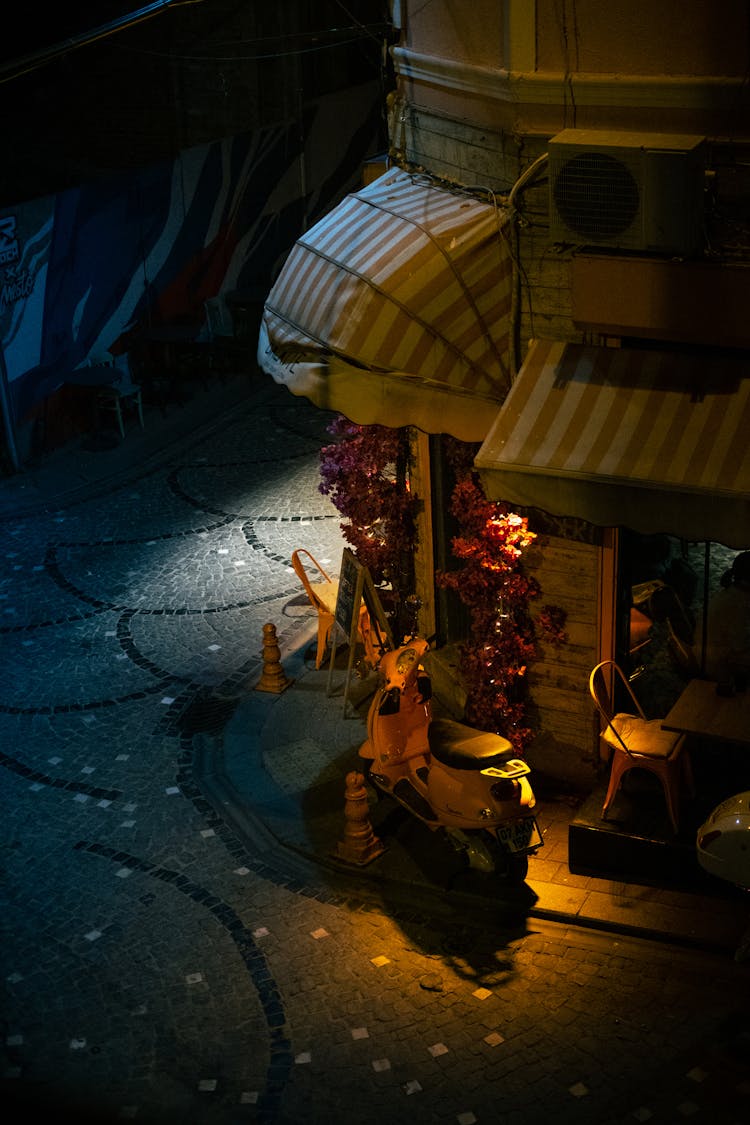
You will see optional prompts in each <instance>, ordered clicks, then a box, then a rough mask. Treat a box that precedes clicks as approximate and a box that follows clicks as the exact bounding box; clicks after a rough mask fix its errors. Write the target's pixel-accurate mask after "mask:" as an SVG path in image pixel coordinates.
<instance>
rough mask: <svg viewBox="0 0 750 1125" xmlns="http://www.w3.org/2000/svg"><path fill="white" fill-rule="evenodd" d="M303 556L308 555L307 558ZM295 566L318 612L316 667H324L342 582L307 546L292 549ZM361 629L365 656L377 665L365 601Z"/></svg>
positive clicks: (360, 634)
mask: <svg viewBox="0 0 750 1125" xmlns="http://www.w3.org/2000/svg"><path fill="white" fill-rule="evenodd" d="M303 555H304V556H305V558H304V559H303V557H302V556H303ZM292 566H293V567H294V573H295V574H296V575H297V577H298V578H299V580H300V582H301V583H302V585H303V586H304V588H305V592H306V594H307V596H308V598H309V599H310V603H311V605H312V606H313V607H314V608H315V609H316V611H317V614H318V650H317V653H316V656H315V667H316V668H320V666H321V664H322V663H323V661H324V660H325V655H326V650H327V648H328V645H329V643H330V642H331V641H332V639H333V630H334V628H335V620H336V600H337V598H338V594H339V584H338V581H337V579H335V578H331V576H330V575H329V574H328V573H327V571H326V570H324V568H323V567H322V566H321V565H320V563H319V562H318V560H317V559H316V558H315V557H314V556H313V555H312V554H311V553H310V552H309V551H308V550H307V549H306V548H305V547H300V548H299V549H298V550H296V551H293V552H292ZM310 571H312V572H313V573H314V574H315V573H317V575H318V577H317V578H315V579H314V580H311V576H310ZM358 631H359V637H360V640H361V641H362V644H363V645H364V649H365V659H366V661H367V662H368V663H370V664H371V665H372V667H374V666H375V662H376V661H375V655H374V652H373V643H372V635H371V634H372V630H371V627H370V615H369V613H368V612H367V607H366V606H365V605H364V604H362V605H361V606H360V609H359V623H358ZM347 639H348V638H347Z"/></svg>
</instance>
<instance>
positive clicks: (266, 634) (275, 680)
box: [255, 624, 294, 694]
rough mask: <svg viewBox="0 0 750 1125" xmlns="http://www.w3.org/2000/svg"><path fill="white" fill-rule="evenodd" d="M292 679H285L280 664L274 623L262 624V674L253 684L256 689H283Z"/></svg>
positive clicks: (275, 690) (279, 652) (278, 691)
mask: <svg viewBox="0 0 750 1125" xmlns="http://www.w3.org/2000/svg"><path fill="white" fill-rule="evenodd" d="M293 682H294V681H293V680H290V679H287V677H286V676H285V674H284V669H283V668H282V666H281V649H280V648H279V642H278V639H277V637H276V626H275V625H270V624H269V625H264V626H263V675H262V676H261V678H260V680H259V681H258V683H257V684H256V685H255V687H256V691H273V692H276V693H277V694H278V693H280V692H282V691H284V690H285V689H286V688H288V687H289V686H290V684H292V683H293Z"/></svg>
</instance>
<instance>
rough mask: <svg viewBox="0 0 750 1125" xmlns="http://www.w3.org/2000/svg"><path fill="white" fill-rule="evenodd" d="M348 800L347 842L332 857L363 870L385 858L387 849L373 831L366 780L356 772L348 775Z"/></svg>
mask: <svg viewBox="0 0 750 1125" xmlns="http://www.w3.org/2000/svg"><path fill="white" fill-rule="evenodd" d="M345 798H346V800H345V804H344V819H345V821H346V823H345V825H344V839H343V840H341V841H339V843H338V844H337V845H336V850H335V851H334V853H333V854H334V856H335V857H336V859H342V860H344V862H345V863H356V864H357V866H359V867H363V866H364V865H365V864H366V863H370V862H371V861H372V860H373V859H377V858H378V856H379V855H382V854H383V852H384V851H385V845H384V844H383V843H382V842H381V841H380V840H379V839H378V837H377V836H376V835H375V833H374V831H373V827H372V824H371V822H370V805H369V802H368V800H367V790H366V789H365V779H364V776H363V774H361V773H357V771H356V770H352V772H351V773H348V774H347V775H346V791H345Z"/></svg>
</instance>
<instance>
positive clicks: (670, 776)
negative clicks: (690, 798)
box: [589, 660, 693, 833]
mask: <svg viewBox="0 0 750 1125" xmlns="http://www.w3.org/2000/svg"><path fill="white" fill-rule="evenodd" d="M619 687H622V688H623V689H624V690H625V693H626V695H627V697H628V698H629V700H630V701H631V703H632V705H633V710H632V711H626V712H623V711H616V710H615V706H614V702H613V701H614V698H615V691H616V689H617V688H619ZM589 691H590V693H591V698H592V699H593V700H594V703H595V704H596V706H597V709H598V711H599V714H600V716H601V718H602V721H603V727H602V730H601V734H600V737H601V739H602V741H603V742H604V743H605V744H606V746H607V748H608V749H609V750H610V751H611V752H612V765H611V769H610V775H609V786H608V788H607V795H606V797H605V799H604V807H603V809H602V819H603V820H606V819H607V812H608V811H609V808H610V806H611V804H612V802H613V800H614V798H615V795H616V793H617V791H618V789H619V788H620V784H621V782H622V779H623V777H624V775H625V774H626V773H627V772H628V770H631V769H636V768H639V769H644V770H649V771H650V772H651V773H653V774H655V775H656V776H657V777H658V778H659V780H660V782H661V785H662V788H663V790H664V797H665V799H666V803H667V812H668V813H669V819H670V822H671V824H672V828H673V829H674V831H675V833H676V832H677V831H678V830H679V808H680V783H681V781H682V780H683V778H684V779H685V781H686V783H687V785H688V788H689V790H690V792H691V794H692V793H693V775H692V769H691V766H690V758H689V756H688V753H687V751H686V750H685V736H684V735H682V734H676V733H675V732H673V731H666V730H662V727H661V720H660V719H647V718H646V716H645V715H644V713H643V709H642V707H641V705H640V703H639V702H638V700H637V699H636V696H635V693H634V692H633V689H632V687H631V686H630V683H629V682H628V679H627V677H626V676H625V674H624V673H623V671H622V670H621V668H620V667H619V665H618V664H616V663H615V661H614V660H603V661H602V662H601V663H600V664H597V665H596V667H595V668H594V669H593V671H592V672H591V675H590V677H589Z"/></svg>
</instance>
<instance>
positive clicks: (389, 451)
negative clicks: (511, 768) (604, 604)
mask: <svg viewBox="0 0 750 1125" xmlns="http://www.w3.org/2000/svg"><path fill="white" fill-rule="evenodd" d="M328 430H329V433H330V434H331V435H332V436H333V437H335V439H336V440H335V442H334V443H332V444H330V445H327V446H325V447H324V448H323V449H322V450H321V470H320V471H321V483H320V486H319V487H320V491H321V492H322V493H323V494H324V495H326V496H329V497H330V499H331V500H332V502H333V504H334V506H335V507H336V509H337V511H339V512H340V513H341V514H342V515H343V516H344V517H345V518H346V521H347V522H346V523H344V524H342V532H343V535H344V537H345V539H346V540H347V542H348V543H350V545H351V546H352V548H353V550H354V553H355V554H356V555H357V558H358V559H359V561H360V562H362V563H363V564H364V565H365V566H366V567H367V568H368V569H369V571H370V573H371V574H372V577H373V580H374V581H375V583H376V584H378V585H381V586H383V587H386V588H388V589H389V590H390V592H391V594H392V603H391V609H392V614H393V617H394V626H395V627H394V630H393V632H394V635H395V636H398V637H401V636H404V635H406V633H407V632H408V631H409V630H408V613H407V608H406V607H407V603H408V600H409V597H410V595H412V594H413V593H414V565H413V563H414V550H415V547H416V512H417V503H418V501H417V499H416V498H415V497H414V496H413V494H412V493H411V491H410V488H409V441H408V432H407V431H406V430H405V429H389V428H388V427H385V426H359V425H356V424H355V423H353V422H349V421H348V420H347V419H346V418H344V417H341V416H339V417H337V418H335V419H334V421H333V422H332V423H331V424H330V426H329V427H328ZM444 443H445V449H446V456H447V459H448V463H449V465H450V466H451V469H452V472H453V476H454V480H455V485H454V488H453V493H452V496H451V501H450V507H451V512H452V514H453V516H454V518H455V520H456V524H457V527H458V534H457V535H456V536H454V538H453V539H452V541H451V547H452V551H453V555H454V558H455V559H456V560H457V562H458V563H459V564H460V565H459V567H458V568H457V569H455V570H449V571H447V570H446V571H439V572H438V573H437V575H436V581H437V582H438V584H439V585H441V586H443V587H444V588H446V589H452V590H454V591H455V593H456V595H457V596H458V598H459V599H460V600H461V602H462V603H463V604H464V605H465V606H466V607H467V609H468V611H469V615H470V621H471V628H470V636H469V639H468V640H467V641H466V642H465V643H464V644H463V645H462V646H461V672H462V676H463V679H464V686H465V688H466V691H467V697H468V699H467V705H466V715H465V718H466V721H467V722H469V723H471V724H473V725H474V726H476V727H478V728H479V729H481V730H492V731H496V732H497V733H499V734H502V735H504V736H505V737H506V738H507V739H508V740H509V741H510V742H511V743H512V744H513V747H514V749H515V751H516V752H517V753H522V752H523V751H524V749H525V748H526V747H527V746H528V744H529V743H530V742H531V740H532V738H533V737H534V733H535V732H534V731H533V730H532V729H531V728H530V726H529V725H528V721H527V702H528V692H527V683H528V680H527V672H528V667H529V664H530V663H532V662H533V660H534V659H535V658H536V657H537V655H538V653H537V629H539V630H541V632H542V633H543V634H544V636H545V638H546V639H547V640H548V641H550V642H551V643H552V644H554V645H560V644H564V643H565V640H566V634H565V613H564V611H563V610H562V609H560V608H559V607H558V606H551V605H545V606H543V607H542V608H541V610H540V611H539V612H538V613H537V615H536V622H535V621H534V620H533V619H532V615H531V603H532V602H533V601H535V600H536V599H537V598H539V597H540V594H541V591H540V588H539V584H538V582H537V581H536V580H535V579H534V578H533V577H530V576H529V575H527V574H526V573H525V572H524V568H523V556H524V553H525V552H526V550H527V549H528V548H529V547H530V546H531V544H532V543H533V542H534V540H535V539H536V534H535V532H533V531H531V530H529V527H528V521H527V519H526V518H525V517H523V516H520V515H517V514H516V513H514V512H512V511H511V510H510V509H509V507H508V506H507V505H506V504H502V503H497V502H494V501H490V500H488V499H487V498H486V496H485V495H484V491H483V489H482V486H481V482H480V480H479V477H478V474H477V473H476V472H475V471H474V470H473V459H474V454H475V448H474V447H473V446H471V445H468V444H466V443H464V442H460V441H457V440H456V439H453V438H448V437H445V438H444Z"/></svg>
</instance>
